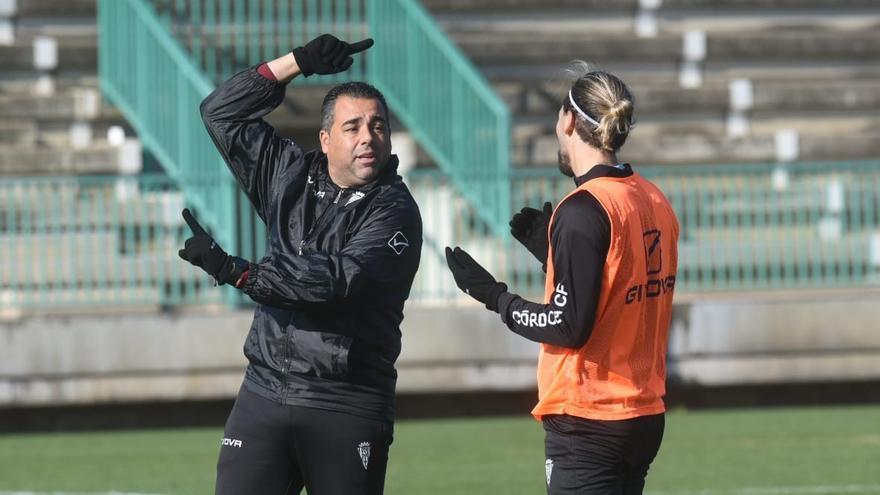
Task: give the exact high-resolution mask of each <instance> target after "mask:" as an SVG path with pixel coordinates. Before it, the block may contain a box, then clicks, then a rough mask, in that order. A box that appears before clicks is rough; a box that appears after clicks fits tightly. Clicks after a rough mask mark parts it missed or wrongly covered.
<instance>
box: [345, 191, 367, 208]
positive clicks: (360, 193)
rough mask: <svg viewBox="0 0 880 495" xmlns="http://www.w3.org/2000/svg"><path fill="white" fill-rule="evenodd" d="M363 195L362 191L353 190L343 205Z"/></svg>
mask: <svg viewBox="0 0 880 495" xmlns="http://www.w3.org/2000/svg"><path fill="white" fill-rule="evenodd" d="M363 197H364V193H362V192H360V191H355V192H353V193H351V196H349V197H348V201H346V202H345V206H348V205H350V204H352V203H354V202H355V201H357V200H359V199H361V198H363Z"/></svg>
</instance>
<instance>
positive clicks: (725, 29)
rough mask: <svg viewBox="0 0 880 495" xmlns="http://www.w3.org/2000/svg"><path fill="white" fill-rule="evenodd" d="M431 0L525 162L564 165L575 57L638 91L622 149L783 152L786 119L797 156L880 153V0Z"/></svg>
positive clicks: (672, 156)
mask: <svg viewBox="0 0 880 495" xmlns="http://www.w3.org/2000/svg"><path fill="white" fill-rule="evenodd" d="M423 3H424V4H425V5H426V7H428V8H429V9H430V10H431V11H432V13H434V14H435V16H436V18H437V19H438V20H439V21H440V22H441V23H442V25H443V26H444V28H445V29H446V31H447V33H448V34H449V35H450V36H451V37H452V38H453V39H454V40H455V41H456V42H457V43H458V44H459V45H460V46H461V47H462V48H463V49H464V51H465V52H466V53H467V54H468V55H469V56H470V58H471V59H472V60H473V61H474V63H475V64H476V65H477V66H478V67H479V68H480V69H481V71H482V72H483V73H484V74H485V75H486V76H487V77H488V78H489V79H490V80H491V82H492V83H493V85H494V86H495V87H496V89H497V90H498V91H499V93H500V94H501V95H503V97H504V98H505V100H506V101H507V102H508V103H509V105H510V107H511V108H512V110H513V112H514V114H515V116H516V124H515V130H514V139H513V143H514V149H513V159H514V163H515V164H516V165H518V166H530V165H544V164H555V160H556V155H555V149H556V142H555V137H554V136H553V133H552V130H553V124H554V123H555V122H554V120H555V119H554V116H555V111H556V109H558V105H559V98H560V96H561V88H562V86H563V84H562V82H561V75H562V74H561V71H560V69H561V68H562V67H564V66H565V65H566V63H567V62H569V61H571V60H572V59H582V60H585V61H587V62H590V63H592V64H595V66H596V67H598V68H602V69H607V70H610V71H612V72H614V73H617V74H619V75H621V76H622V77H623V78H624V80H626V81H627V82H628V83H629V84H630V86H631V87H632V89H633V91H634V92H635V97H636V100H637V119H638V130H637V131H636V132H635V133H634V134H633V135H632V137H631V139H630V142H629V144H628V145H627V146H626V148H625V152H624V153H623V154H622V157H623V158H625V159H627V160H629V161H632V162H633V163H637V164H664V163H670V164H680V163H731V162H755V161H775V160H776V158H777V149H776V132H777V131H778V130H780V129H791V130H794V131H796V132H797V133H798V134H799V143H800V146H799V152H798V153H797V156H796V158H795V159H797V160H821V159H838V160H839V159H849V158H863V157H872V156H878V155H880V139H878V138H880V131H878V129H880V125H878V124H880V31H878V29H877V28H878V26H880V4H877V3H876V2H871V1H869V0H840V1H838V0H765V1H757V0H755V1H746V2H743V1H733V0H722V1H708V0H681V1H676V0H671V1H663V2H646V1H642V2H639V1H636V0H614V1H601V2H600V1H586V2H584V1H568V0H551V1H547V2H529V1H525V0H481V1H473V2H464V1H457V0H425V1H424V2H423ZM654 4H656V5H654ZM689 39H690V44H691V46H690V47H688V46H687V45H688V43H689V41H688V40H689ZM691 52H696V53H691ZM689 61H692V62H693V63H692V64H691V65H688V62H689ZM737 81H745V82H744V83H743V82H737ZM737 84H739V85H740V86H741V87H742V85H743V84H745V93H746V94H745V100H746V101H745V102H737V101H734V100H735V99H736V95H734V94H732V93H733V92H734V91H735V90H734V89H733V87H732V86H735V85H737Z"/></svg>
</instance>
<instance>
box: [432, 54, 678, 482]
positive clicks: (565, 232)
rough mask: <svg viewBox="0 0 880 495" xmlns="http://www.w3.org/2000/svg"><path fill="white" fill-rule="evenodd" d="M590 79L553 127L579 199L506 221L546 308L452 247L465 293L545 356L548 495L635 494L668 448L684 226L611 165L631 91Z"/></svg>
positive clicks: (653, 194)
mask: <svg viewBox="0 0 880 495" xmlns="http://www.w3.org/2000/svg"><path fill="white" fill-rule="evenodd" d="M583 67H584V69H582V70H581V71H580V72H579V76H578V77H577V79H576V80H575V82H574V84H573V85H572V87H571V90H570V91H569V92H568V94H566V95H565V97H564V99H563V101H562V105H561V108H560V110H559V116H558V120H557V122H556V134H557V138H558V139H559V168H560V171H561V172H562V173H563V174H565V175H567V176H569V177H573V178H574V181H575V184H576V185H577V187H576V188H575V190H574V191H572V192H571V193H570V194H568V195H567V196H566V197H565V198H564V199H563V200H562V201H561V202H560V203H559V204H558V205H557V207H556V209H555V210H553V209H552V208H551V206H550V203H546V204H545V205H544V208H543V210H542V211H539V210H536V209H532V208H523V209H522V211H520V212H519V213H517V214H516V215H514V217H513V219H512V220H511V222H510V225H511V232H512V234H513V236H514V237H515V238H516V239H517V240H519V241H520V242H521V243H522V244H523V245H525V246H526V248H528V250H529V251H530V252H531V253H532V254H534V255H535V257H536V258H538V260H539V261H541V262H542V263H544V267H545V270H546V272H547V278H546V283H545V292H544V302H543V303H536V302H531V301H527V300H525V299H523V298H521V297H519V296H517V295H515V294H511V293H509V292H508V291H507V286H506V285H505V284H504V283H501V282H498V281H496V280H495V278H494V277H492V275H491V274H490V273H489V272H487V271H486V270H485V269H484V268H483V267H482V266H480V264H479V263H477V262H476V261H474V259H473V258H471V256H470V255H468V253H467V252H465V251H463V250H462V249H460V248H458V247H456V248H455V249H451V248H448V247H447V248H446V260H447V263H448V265H449V268H450V270H451V271H452V274H453V276H454V278H455V281H456V284H457V285H458V287H459V288H460V289H462V290H463V291H465V292H467V293H468V294H470V295H471V296H472V297H474V298H475V299H477V300H478V301H480V302H482V303H483V304H485V305H486V307H487V308H488V309H490V310H493V311H497V312H499V313H500V314H501V319H502V321H504V323H505V324H506V325H507V326H508V328H510V329H511V330H512V331H514V332H516V333H518V334H519V335H522V336H523V337H525V338H527V339H529V340H533V341H535V342H540V343H541V353H540V357H539V360H538V404H537V405H536V406H535V408H534V410H532V414H533V415H534V416H535V418H537V419H538V420H539V421H541V422H542V423H543V426H544V430H545V432H546V437H545V450H546V461H545V472H546V477H547V493H548V494H552V495H559V494H590V495H593V494H602V495H604V494H607V495H630V494H640V493H642V490H643V489H644V486H645V477H646V475H647V473H648V467H649V466H650V464H651V462H652V461H653V460H654V457H655V456H656V454H657V451H658V450H659V448H660V442H661V439H662V437H663V427H664V411H665V407H664V404H663V395H664V394H665V392H666V365H665V364H666V345H667V335H668V330H669V323H670V319H671V315H672V294H673V289H674V287H675V274H676V268H677V264H678V254H677V248H676V246H677V241H678V230H679V227H678V221H677V220H676V217H675V213H674V212H673V210H672V207H671V206H670V205H669V201H668V200H667V199H666V198H665V197H664V195H663V193H662V192H661V191H660V190H659V189H658V188H657V187H656V186H655V185H654V184H652V183H651V182H649V181H648V180H646V179H645V178H643V177H642V176H640V175H639V174H637V173H635V172H633V170H632V168H631V167H630V165H629V164H626V163H620V162H618V160H617V156H616V155H617V151H618V150H619V149H620V147H621V146H623V144H624V142H625V141H626V138H627V136H628V134H629V131H630V129H631V128H632V126H633V117H632V116H633V98H632V96H631V94H630V91H629V89H628V88H627V87H626V85H625V84H624V83H623V82H622V81H620V79H618V78H617V77H615V76H613V75H611V74H608V73H605V72H597V71H589V70H588V69H587V68H586V67H585V64H583Z"/></svg>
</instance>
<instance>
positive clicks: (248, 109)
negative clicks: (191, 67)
mask: <svg viewBox="0 0 880 495" xmlns="http://www.w3.org/2000/svg"><path fill="white" fill-rule="evenodd" d="M285 87H286V85H285V84H280V83H277V82H275V81H270V80H268V79H266V78H264V77H263V76H261V75H260V74H259V73H258V72H257V70H256V68H250V69H247V70H244V71H242V72H239V73H238V74H236V75H234V76H232V78H230V79H229V80H228V81H226V82H225V83H223V84H222V85H220V87H218V88H217V89H216V90H215V91H214V92H213V93H211V94H210V95H209V96H208V97H207V98H205V100H204V101H203V102H202V104H201V114H202V119H203V120H204V122H205V126H206V127H207V129H208V133H209V134H210V136H211V138H212V139H213V141H214V144H215V145H216V146H217V149H218V150H219V151H220V154H221V155H223V158H224V160H225V161H226V164H227V165H228V166H229V168H230V170H231V171H232V173H233V175H234V176H235V178H236V179H237V181H238V183H239V185H240V186H241V188H242V189H243V190H244V191H245V193H247V195H248V196H249V197H250V200H251V202H252V203H253V205H254V207H255V208H256V210H257V212H258V213H259V215H260V217H261V218H262V219H263V221H264V222H265V223H266V227H267V229H266V230H267V234H268V252H267V253H266V256H265V257H264V258H263V259H261V260H260V261H259V262H255V263H251V267H250V273H249V276H248V279H247V281H246V282H245V284H244V285H243V287H242V290H243V291H244V292H245V293H246V294H248V296H250V297H251V298H252V299H253V300H254V301H256V302H257V303H258V304H257V307H256V310H255V311H254V320H253V324H252V325H251V330H250V333H249V335H248V337H247V341H246V342H245V345H244V353H245V356H246V357H247V358H248V361H249V365H248V368H247V371H246V373H245V380H244V385H245V386H246V387H247V388H248V389H249V390H251V391H253V392H255V393H257V394H259V395H261V396H263V397H265V398H268V399H270V400H273V401H276V402H279V403H283V404H294V405H301V406H306V407H314V408H318V409H329V410H334V411H342V412H347V413H351V414H355V415H358V416H363V417H368V418H374V419H380V420H386V421H390V420H393V417H394V388H395V384H396V381H397V372H396V370H395V368H394V363H395V361H396V360H397V357H398V355H399V354H400V322H401V321H402V319H403V303H404V301H405V300H406V299H407V297H408V296H409V291H410V287H411V286H412V282H413V277H414V276H415V273H416V270H417V268H418V265H419V257H420V254H421V247H422V221H421V217H420V215H419V211H418V207H417V206H416V203H415V201H414V200H413V198H412V196H411V195H410V192H409V189H407V187H406V185H404V183H403V181H402V180H401V178H400V176H399V175H397V157H396V156H392V157H391V161H390V162H389V163H388V165H386V168H385V169H384V170H383V171H382V173H381V175H380V176H379V177H378V178H377V179H376V180H375V181H374V182H372V183H370V184H368V185H366V186H364V187H361V188H358V189H354V188H350V189H340V188H339V187H337V186H336V185H335V184H333V182H332V181H331V180H330V177H329V175H328V173H327V157H326V155H324V153H322V152H321V151H320V150H319V149H318V150H311V151H307V152H303V150H302V149H301V148H300V147H299V146H298V145H297V144H296V143H294V142H293V141H291V140H289V139H284V138H281V137H279V136H278V135H277V134H276V133H275V130H274V129H273V128H272V127H271V126H270V125H269V124H268V123H266V122H265V121H264V120H263V118H262V117H263V116H265V115H266V114H268V113H269V112H270V111H272V110H273V109H275V108H276V107H277V106H278V105H280V104H281V102H282V100H283V99H284V92H285Z"/></svg>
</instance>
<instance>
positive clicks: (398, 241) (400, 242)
mask: <svg viewBox="0 0 880 495" xmlns="http://www.w3.org/2000/svg"><path fill="white" fill-rule="evenodd" d="M388 246H390V247H391V249H393V250H394V253H395V254H397V255H398V256H399V255H401V254H403V250H404V249H406V248H408V247H409V240H408V239H407V238H406V236H405V235H403V232H401V231H399V230H398V231H397V232H395V233H394V235H393V236H391V239H389V240H388Z"/></svg>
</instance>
